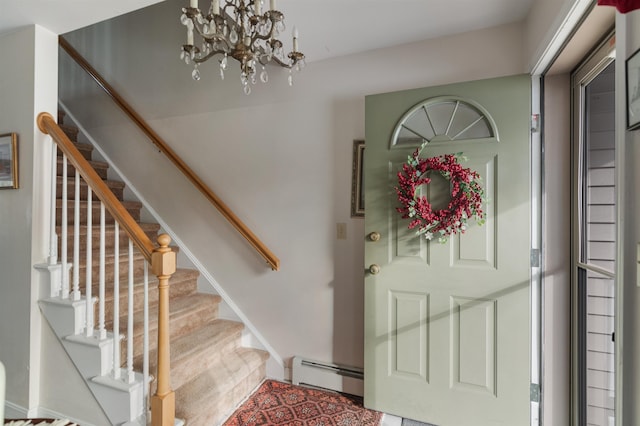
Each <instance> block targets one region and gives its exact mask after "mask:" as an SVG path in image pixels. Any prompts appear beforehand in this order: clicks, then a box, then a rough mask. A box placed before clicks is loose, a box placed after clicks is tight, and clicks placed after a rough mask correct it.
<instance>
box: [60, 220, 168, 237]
mask: <svg viewBox="0 0 640 426" xmlns="http://www.w3.org/2000/svg"><path fill="white" fill-rule="evenodd" d="M138 225H140V228H142V230H143V231H144V232H147V233H149V232H157V231H159V230H160V228H161V226H160V224H158V223H151V222H138ZM68 229H72V227H69V228H68ZM115 229H116V226H115V225H114V224H113V223H110V224H105V226H104V231H105V234H111V235H113V234H115ZM61 231H62V226H60V225H57V226H56V232H57V233H58V235H60V232H61ZM79 231H80V232H78V235H80V236H86V235H87V226H86V225H81V226H80V227H79ZM91 231H92V233H93V234H99V233H100V225H92V226H91ZM120 233H124V230H123V229H122V227H120ZM70 234H72V232H71V233H70ZM70 237H71V235H70Z"/></svg>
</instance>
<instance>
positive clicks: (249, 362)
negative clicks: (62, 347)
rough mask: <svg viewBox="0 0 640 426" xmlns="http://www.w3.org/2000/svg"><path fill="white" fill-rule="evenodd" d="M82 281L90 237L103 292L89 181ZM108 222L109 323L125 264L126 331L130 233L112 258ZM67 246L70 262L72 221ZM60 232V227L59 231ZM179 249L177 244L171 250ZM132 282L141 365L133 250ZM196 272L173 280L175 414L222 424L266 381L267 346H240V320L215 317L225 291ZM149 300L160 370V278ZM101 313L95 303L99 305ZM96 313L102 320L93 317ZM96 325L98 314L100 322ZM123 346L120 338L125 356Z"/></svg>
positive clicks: (120, 188) (116, 189)
mask: <svg viewBox="0 0 640 426" xmlns="http://www.w3.org/2000/svg"><path fill="white" fill-rule="evenodd" d="M58 122H59V123H63V124H61V128H62V129H63V131H64V132H65V133H66V134H67V136H69V138H70V139H71V140H72V141H73V142H74V144H76V147H77V148H78V149H79V150H80V151H81V153H82V155H83V156H84V157H85V158H86V159H87V160H89V161H90V163H91V164H92V165H93V167H94V168H95V170H96V171H97V172H98V174H99V175H100V177H101V178H103V180H104V182H105V183H106V184H107V186H108V187H109V188H110V189H111V191H112V192H113V193H114V194H115V195H116V197H117V198H118V199H119V200H121V201H123V197H124V187H125V185H124V183H122V182H118V181H113V180H109V179H107V177H108V164H107V163H104V162H100V161H93V160H92V151H93V147H92V146H91V145H90V144H86V143H79V142H78V139H77V138H78V129H77V128H76V127H74V126H71V125H66V124H64V114H63V113H60V114H59V117H58ZM58 163H59V167H58V174H59V176H58V182H57V187H58V188H57V192H56V194H57V196H58V198H60V197H61V193H62V191H61V188H62V185H63V180H62V167H61V166H60V165H61V164H62V159H61V158H60V159H59V161H58ZM67 175H68V176H69V177H70V179H68V180H67V190H68V199H69V200H70V201H68V202H67V203H68V208H69V210H68V211H69V213H68V217H69V223H70V224H71V221H72V220H73V208H74V201H73V200H74V198H73V197H74V191H75V186H74V181H73V176H74V170H73V167H72V166H71V165H69V167H68V172H67ZM80 198H81V201H80V206H81V211H80V218H81V219H80V221H81V223H82V224H83V226H81V227H80V230H79V237H80V247H79V249H80V270H79V273H80V274H79V276H80V285H81V291H82V292H83V293H84V288H85V281H86V278H85V271H86V241H87V238H91V239H92V253H93V256H92V275H93V278H92V287H93V294H94V296H95V295H97V294H98V274H99V268H98V262H99V256H98V252H99V235H100V234H99V220H100V204H99V202H97V201H96V199H95V197H93V203H92V212H93V217H92V222H93V226H92V228H91V232H90V233H89V232H87V229H86V226H84V224H86V209H87V202H86V199H87V187H86V184H84V182H83V183H82V185H81V187H80ZM123 204H124V206H125V207H126V209H127V210H128V211H129V212H130V213H131V215H132V216H133V217H134V218H135V219H136V220H137V221H139V220H140V209H141V208H142V204H141V203H139V202H137V201H123ZM61 205H62V201H61V200H60V199H58V201H57V207H58V211H57V224H58V232H59V231H60V223H61V217H62V215H61V209H60V207H61ZM106 222H107V226H106V238H105V242H106V259H105V260H106V282H107V291H106V297H105V304H106V322H107V324H106V325H107V329H108V330H111V327H112V324H113V317H112V312H113V278H114V274H113V265H114V263H115V262H116V261H117V262H119V263H120V286H121V289H120V297H119V301H120V312H121V315H122V314H123V313H124V314H125V315H122V316H121V317H120V331H121V333H126V330H127V327H126V324H127V322H126V321H127V317H126V306H127V303H128V294H127V291H126V288H127V287H126V286H127V283H128V271H127V270H128V239H127V238H126V237H125V233H124V231H122V230H120V244H119V245H120V257H119V259H115V257H114V234H115V228H114V226H113V219H112V218H111V217H110V215H108V214H107V220H106ZM140 226H141V227H142V229H143V230H144V231H145V233H147V235H149V236H150V238H151V240H152V241H154V242H155V240H156V236H157V233H158V230H159V229H160V226H159V225H158V224H155V223H140ZM68 232H69V235H68V243H67V244H68V249H67V254H68V256H69V261H71V259H72V255H73V227H72V226H69V230H68ZM58 235H60V234H58ZM174 250H177V249H174ZM134 253H135V254H134V257H135V262H134V264H135V268H134V274H135V285H134V309H135V310H136V314H135V316H134V333H133V334H134V335H133V341H134V357H135V358H134V365H135V366H136V368H137V369H138V371H140V368H141V365H142V332H143V329H142V322H141V321H142V315H140V314H139V312H141V311H142V309H143V304H142V291H143V280H142V276H143V264H144V262H143V258H142V255H141V254H140V253H139V252H137V250H135V252H134ZM198 275H199V273H198V271H195V270H190V269H178V270H177V271H176V273H175V274H174V275H173V277H172V278H171V280H170V287H169V294H170V304H169V306H170V336H171V386H172V388H173V389H174V390H175V392H176V417H178V418H181V419H184V420H185V421H186V424H188V425H189V426H198V425H202V426H215V425H219V424H221V423H222V422H223V421H224V420H225V418H226V416H228V415H229V414H230V413H231V412H232V411H233V410H234V409H235V407H237V406H238V404H239V403H240V402H241V401H243V400H244V399H246V397H247V396H248V395H249V394H250V393H251V391H252V390H253V389H255V388H256V387H257V386H258V384H259V383H260V382H261V381H262V380H264V377H265V369H266V360H267V359H268V353H267V352H265V351H260V350H256V349H249V348H243V347H242V346H241V344H240V340H241V336H242V330H243V327H244V326H243V325H242V324H241V323H238V322H234V321H228V320H223V319H219V318H218V304H219V303H220V297H219V296H216V295H211V294H205V293H199V292H198V291H197V279H198ZM149 281H150V282H149V299H150V309H149V310H150V313H149V320H150V333H151V334H150V337H151V338H150V341H149V343H150V346H151V349H150V350H151V353H150V356H149V359H150V364H151V365H150V372H151V373H152V374H155V373H154V372H155V366H156V362H157V358H156V352H155V350H156V345H157V341H156V339H155V337H154V336H155V335H156V334H155V333H156V330H157V305H156V302H157V300H158V292H157V279H156V278H155V277H154V276H153V275H152V274H150V276H149ZM96 315H97V305H96ZM96 320H97V319H96ZM96 324H97V321H96ZM125 346H126V345H123V358H122V359H123V360H125V359H126V358H125V357H124V350H125ZM154 391H155V382H154V383H152V384H151V392H152V393H153V392H154Z"/></svg>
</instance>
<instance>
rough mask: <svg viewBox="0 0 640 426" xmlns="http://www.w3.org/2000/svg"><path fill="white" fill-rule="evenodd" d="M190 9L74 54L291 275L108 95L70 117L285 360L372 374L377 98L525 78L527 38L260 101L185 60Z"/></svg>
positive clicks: (411, 54)
mask: <svg viewBox="0 0 640 426" xmlns="http://www.w3.org/2000/svg"><path fill="white" fill-rule="evenodd" d="M178 7H179V5H178V4H177V2H175V1H167V2H164V3H161V4H159V5H156V6H153V7H150V8H148V9H145V10H144V11H141V12H136V13H133V14H130V15H127V16H124V17H121V18H118V19H115V20H112V21H109V22H106V23H103V24H100V25H97V26H94V27H91V28H87V29H83V30H80V31H77V32H75V33H72V34H70V35H69V37H68V38H69V40H70V41H71V43H72V44H73V45H74V46H76V47H77V48H78V49H79V50H80V51H81V53H82V54H83V55H85V56H86V57H87V58H88V60H89V61H90V62H91V63H92V64H93V65H94V66H95V67H96V68H97V69H98V70H99V71H100V72H101V73H103V75H104V76H105V77H106V78H107V80H108V81H110V82H112V84H113V85H114V86H116V88H118V89H119V90H121V91H122V93H123V95H124V96H125V97H126V98H127V99H128V100H130V102H131V103H132V104H133V105H134V107H135V108H136V109H137V110H138V111H139V112H140V113H141V115H142V116H143V117H145V118H147V119H148V120H149V121H150V122H151V125H152V126H153V127H154V128H155V129H156V130H157V131H158V132H159V133H160V134H161V135H162V136H163V137H164V138H165V139H166V140H167V141H168V142H169V143H170V145H171V146H172V147H173V148H174V149H175V150H176V151H177V152H178V154H179V155H180V156H182V157H183V159H184V160H185V161H186V162H187V164H189V165H190V167H192V168H193V169H194V170H195V171H196V173H198V175H199V176H200V177H201V178H202V179H203V180H204V181H205V182H206V183H207V184H208V185H209V186H210V187H211V188H212V189H213V190H214V191H215V192H217V193H218V195H220V197H221V198H222V199H223V200H224V201H225V202H227V203H228V204H229V205H230V207H231V208H232V209H233V210H234V211H235V212H236V213H237V214H238V215H239V216H240V217H241V219H243V220H244V221H245V222H246V223H247V224H248V225H249V226H250V227H251V228H252V229H253V230H254V231H255V232H256V234H257V235H258V236H259V237H260V238H261V239H262V240H263V241H264V242H265V243H266V244H267V245H268V246H269V247H270V248H271V249H272V250H273V251H274V252H275V253H276V255H277V256H279V257H280V259H281V262H282V270H281V271H280V272H271V271H270V270H269V269H268V268H267V267H266V266H265V265H264V264H263V261H262V260H261V259H260V258H259V257H258V256H257V255H256V254H255V253H254V252H253V251H252V250H251V249H250V248H249V246H248V245H247V244H246V243H245V242H244V241H242V240H241V239H240V237H239V236H238V235H237V234H236V233H235V232H234V230H233V229H232V228H231V227H230V226H229V225H227V224H226V223H225V222H223V220H222V219H221V217H220V215H219V214H218V213H217V212H215V211H214V209H213V208H211V207H209V206H207V205H206V203H205V202H204V201H203V200H202V197H201V196H200V195H199V194H197V193H196V191H195V190H193V189H191V188H190V186H189V185H188V184H187V183H186V182H185V180H184V179H183V178H182V177H180V176H178V175H177V174H176V172H174V171H173V168H172V166H170V165H169V164H168V162H167V161H166V160H165V159H164V158H162V157H161V155H159V154H158V153H157V152H156V151H155V150H154V149H153V148H152V147H151V146H150V145H149V144H146V143H143V142H141V141H139V140H138V139H139V138H132V137H131V136H124V128H125V127H126V125H124V124H122V123H121V119H120V118H119V117H118V116H117V115H115V114H114V113H108V114H107V115H99V114H96V112H95V111H91V110H89V109H88V106H89V104H90V103H91V101H92V100H96V99H97V100H98V102H97V103H98V104H103V102H104V101H103V100H102V98H100V97H99V95H96V94H94V93H91V92H90V91H85V90H80V91H79V90H71V91H69V92H67V91H66V90H65V89H64V87H68V86H69V82H68V81H65V82H64V83H63V85H62V87H63V89H61V90H62V91H63V92H62V97H63V99H64V100H65V103H66V104H68V106H69V107H70V108H71V110H72V113H74V114H76V115H78V116H79V117H80V119H81V120H80V121H81V122H82V124H83V125H84V126H85V127H87V128H89V129H90V130H91V131H92V134H93V136H94V137H96V139H98V140H99V142H100V144H101V145H102V146H103V148H104V149H105V151H106V152H107V155H108V156H110V157H111V158H112V159H114V160H115V162H116V164H117V166H118V167H119V168H120V169H121V170H122V171H123V172H124V173H125V175H126V176H127V177H128V179H130V180H131V181H132V183H133V184H134V185H135V186H136V187H137V188H138V190H140V191H141V193H142V194H143V196H144V197H145V198H146V199H147V200H148V201H150V202H151V204H152V205H153V208H154V209H155V210H157V211H158V212H159V213H160V215H161V216H162V218H163V220H165V221H166V222H167V223H168V224H169V226H170V227H171V228H172V229H173V230H174V231H175V232H176V233H177V234H178V236H179V237H180V239H182V240H183V241H184V242H186V243H187V245H188V246H189V249H190V250H191V251H192V252H194V254H195V255H196V256H197V257H198V258H199V260H200V261H201V262H202V263H203V264H204V265H205V266H206V268H207V269H208V270H209V271H210V273H211V274H212V275H213V276H214V278H215V279H216V280H217V281H218V282H219V283H221V285H222V286H223V287H224V289H225V290H226V291H227V292H228V293H229V294H230V295H231V297H232V298H233V300H234V301H235V302H236V303H237V304H238V305H239V306H240V308H241V309H242V310H243V311H244V313H245V314H246V315H247V316H248V317H249V319H250V320H251V321H252V322H253V323H254V324H255V325H256V326H257V327H258V328H259V330H260V331H261V332H262V333H263V335H264V336H265V337H266V338H267V340H268V341H269V342H270V343H271V344H272V345H273V346H274V347H275V348H276V350H277V352H278V353H279V354H280V355H281V356H282V357H283V358H285V360H288V359H289V358H290V357H292V356H294V355H304V356H307V357H311V358H315V359H319V360H324V361H334V362H338V363H344V364H350V365H357V366H362V364H363V288H362V285H363V270H364V265H363V243H362V242H363V238H364V235H363V233H364V230H363V220H362V219H352V218H350V205H349V203H350V187H351V150H352V141H353V140H354V139H362V138H363V137H364V96H365V95H367V94H374V93H380V92H387V91H395V90H402V89H409V88H416V87H424V86H430V85H439V84H445V83H451V82H456V81H464V80H475V79H483V78H489V77H497V76H503V75H511V74H518V73H521V72H523V71H524V70H525V67H524V65H523V63H522V60H521V57H522V55H521V46H522V34H521V30H520V25H509V26H505V27H500V28H494V29H490V30H484V31H478V32H473V33H469V34H463V35H458V36H453V37H446V38H443V39H438V40H431V41H425V42H421V43H415V44H411V45H405V46H401V47H398V48H393V49H383V50H377V51H372V52H367V53H363V54H359V55H353V56H350V57H343V58H337V59H331V60H325V61H321V62H311V63H310V64H309V66H308V67H307V68H306V69H305V70H304V71H303V72H302V73H300V74H299V75H296V83H295V86H294V87H293V88H289V87H288V86H287V85H286V71H284V70H278V69H274V68H270V69H269V70H270V82H269V84H267V85H261V86H258V87H257V88H256V89H255V90H254V93H253V94H252V95H251V96H250V97H247V96H245V95H244V94H242V91H241V89H240V84H239V81H238V80H239V79H238V73H237V69H235V68H236V67H235V66H234V67H232V69H231V70H229V71H228V73H227V78H226V79H225V80H224V82H221V81H220V79H219V77H218V71H217V69H216V67H215V64H206V65H205V66H203V67H202V68H201V70H202V74H203V78H202V80H201V81H200V82H194V81H193V80H191V77H190V75H191V69H190V68H189V67H187V66H186V65H184V64H181V63H180V61H179V59H178V54H179V46H180V45H181V44H182V43H183V42H184V40H183V39H184V34H183V32H184V31H183V27H182V26H181V25H180V24H179V22H178V21H177V18H178V12H177V11H178ZM65 75H70V76H71V77H70V78H71V80H72V82H73V84H74V86H75V88H85V87H86V86H85V84H84V83H82V82H81V81H80V78H81V77H79V74H76V73H75V72H73V71H72V72H68V70H65V71H64V73H63V77H64V76H65ZM104 110H108V108H107V107H105V109H104ZM338 222H344V223H346V224H347V239H346V240H337V239H336V223H338Z"/></svg>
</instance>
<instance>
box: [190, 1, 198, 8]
mask: <svg viewBox="0 0 640 426" xmlns="http://www.w3.org/2000/svg"><path fill="white" fill-rule="evenodd" d="M189 6H191V7H192V8H194V9H197V8H198V0H189Z"/></svg>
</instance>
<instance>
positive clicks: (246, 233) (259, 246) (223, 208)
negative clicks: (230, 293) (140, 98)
mask: <svg viewBox="0 0 640 426" xmlns="http://www.w3.org/2000/svg"><path fill="white" fill-rule="evenodd" d="M59 42H60V47H62V48H63V49H64V51H65V52H67V54H68V55H69V56H70V57H71V58H72V59H73V60H74V61H76V63H77V64H78V65H79V66H80V67H81V68H82V69H84V70H85V71H86V72H87V74H89V75H90V76H91V78H93V80H94V81H95V82H96V83H98V85H99V86H100V87H101V88H102V90H104V91H105V93H106V94H107V95H109V97H110V98H111V99H112V100H113V101H114V102H115V103H116V104H117V105H118V106H119V107H120V108H121V109H122V111H123V112H124V113H125V114H126V115H127V116H128V117H129V118H130V119H131V120H132V121H133V122H134V123H135V124H136V125H137V126H138V127H139V128H140V130H141V131H142V132H143V133H144V134H145V135H147V137H148V138H149V139H150V140H151V142H152V143H153V144H154V145H155V146H156V147H157V148H158V149H159V150H160V151H162V153H164V154H165V155H166V156H167V158H168V159H169V161H171V162H172V163H173V164H174V165H175V166H176V167H177V168H178V169H179V170H180V171H181V172H182V174H184V176H185V177H186V178H187V179H188V180H189V181H190V182H191V183H192V184H193V185H194V186H195V187H196V188H197V189H198V190H199V191H200V192H201V193H202V194H203V195H204V196H205V197H206V198H207V200H209V202H210V203H211V204H213V206H214V207H215V208H216V209H218V211H219V212H220V214H222V216H224V217H225V219H227V221H229V223H230V224H231V225H232V226H233V227H234V228H236V230H237V231H238V232H239V233H240V234H241V235H242V236H243V237H244V238H245V239H246V240H247V241H248V242H249V244H251V246H252V247H253V248H254V249H255V250H256V251H257V252H258V253H259V254H260V255H261V256H262V257H263V258H264V259H265V260H266V261H267V263H268V264H269V265H270V266H271V269H273V270H274V271H278V270H279V269H280V259H278V257H277V256H276V255H275V254H273V252H272V251H271V250H269V248H268V247H267V246H266V245H265V244H264V243H263V242H262V241H260V239H259V238H258V237H257V236H256V235H255V234H254V233H253V232H252V231H251V229H249V227H247V225H245V224H244V222H242V221H241V220H240V218H238V216H236V215H235V213H233V211H232V210H231V209H230V208H229V206H227V205H226V204H225V203H224V202H223V201H222V200H221V199H220V198H219V197H218V196H217V195H216V194H215V193H214V192H213V191H212V190H211V189H210V188H209V187H208V186H207V185H206V184H205V183H204V182H203V181H202V180H201V179H200V178H199V177H198V176H197V175H196V174H195V172H194V171H193V170H191V168H189V166H187V164H186V163H185V162H184V161H183V160H182V158H180V157H179V156H178V154H176V153H175V152H174V151H173V150H172V149H171V147H169V145H167V143H166V142H165V141H164V140H163V139H162V138H161V137H160V136H159V135H158V134H157V133H156V132H155V131H154V130H153V129H152V128H151V127H150V126H149V124H147V122H146V121H145V120H144V119H143V118H142V117H141V116H140V115H139V114H138V113H137V112H136V111H135V110H134V109H133V108H132V107H131V105H129V103H128V102H127V101H125V100H124V98H123V97H122V96H120V94H119V93H118V92H117V91H116V90H115V89H114V88H113V87H112V86H111V85H110V84H109V83H108V82H107V81H106V80H105V79H104V78H103V77H102V76H101V75H100V74H99V73H98V71H96V69H95V68H93V67H92V66H91V64H89V63H88V62H87V60H86V59H84V58H83V57H82V55H80V53H79V52H78V51H77V50H76V49H74V48H73V46H71V45H70V44H69V42H68V41H67V40H66V39H65V38H64V37H62V36H60V37H59Z"/></svg>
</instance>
